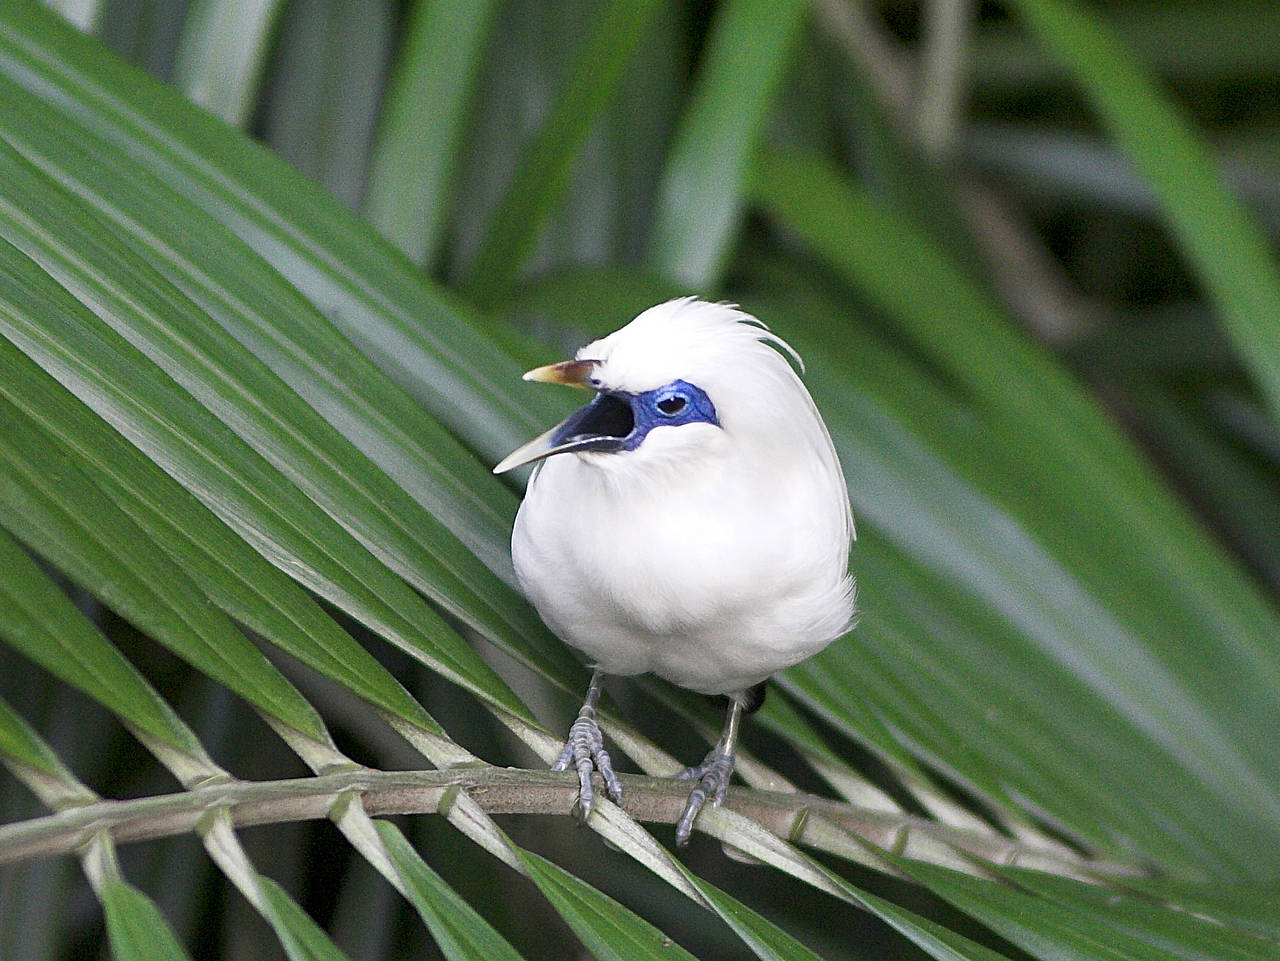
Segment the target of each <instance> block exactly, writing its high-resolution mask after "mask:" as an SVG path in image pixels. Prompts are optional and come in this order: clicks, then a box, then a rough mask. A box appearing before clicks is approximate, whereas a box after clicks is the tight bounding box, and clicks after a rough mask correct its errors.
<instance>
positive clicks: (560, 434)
mask: <svg viewBox="0 0 1280 961" xmlns="http://www.w3.org/2000/svg"><path fill="white" fill-rule="evenodd" d="M768 343H773V344H776V345H778V346H780V347H781V348H783V349H784V350H786V351H787V352H788V353H790V354H791V356H792V357H795V353H794V351H792V350H791V348H790V347H788V346H787V345H786V344H785V343H784V342H783V341H782V340H781V339H780V338H778V337H775V336H774V335H773V334H771V333H769V331H768V330H767V329H765V327H764V326H763V325H762V324H760V323H759V322H758V321H757V320H755V318H753V317H751V316H750V315H749V314H746V313H744V312H742V311H740V310H738V309H737V308H735V307H732V306H729V305H726V304H713V303H708V302H706V301H702V300H698V299H696V298H693V297H686V298H682V299H680V300H672V301H668V302H667V303H663V304H659V305H657V306H656V307H651V308H649V309H648V310H646V311H644V312H643V313H642V314H640V315H639V316H638V317H636V318H635V319H634V320H633V321H631V323H629V324H627V325H626V326H625V327H623V328H621V329H620V330H617V331H615V332H614V333H612V334H610V335H609V336H608V337H604V338H602V339H600V340H597V341H595V342H593V343H590V344H587V345H586V346H585V347H583V348H582V349H581V350H579V351H578V353H577V356H576V357H575V359H573V360H568V361H564V362H562V363H558V364H550V365H548V366H546V367H539V368H537V369H535V370H531V371H529V372H528V373H527V374H525V375H524V377H525V380H536V381H542V382H544V383H553V384H569V385H572V386H574V387H582V388H586V389H588V390H591V391H594V392H595V397H594V398H592V400H591V401H590V402H588V403H587V404H586V405H585V406H583V407H580V408H579V409H578V410H576V411H575V412H574V413H572V414H570V415H569V417H568V418H566V419H565V420H564V421H563V422H562V423H560V424H558V425H557V426H555V427H553V428H552V429H551V430H549V431H547V432H546V433H545V434H543V435H541V436H540V437H537V438H535V439H533V440H531V441H530V442H529V443H527V444H525V445H523V446H522V447H520V448H518V449H517V450H515V451H513V452H512V453H511V454H509V455H508V456H507V457H505V458H504V459H503V460H502V462H501V463H500V464H498V466H497V467H495V468H494V473H496V474H501V473H504V472H506V471H509V470H512V469H514V468H516V467H519V466H521V465H523V464H528V463H531V462H533V461H538V460H542V459H543V458H546V457H550V456H552V455H554V454H564V453H575V454H579V455H585V456H586V457H587V459H589V460H592V461H594V462H596V463H598V464H600V465H602V466H606V467H609V466H622V465H624V464H626V465H631V464H640V463H645V462H655V461H657V460H669V459H671V458H672V457H673V456H675V457H680V456H683V455H685V454H694V453H696V454H699V455H701V454H704V453H708V452H714V451H716V450H717V449H720V448H721V447H722V446H723V445H725V444H726V443H728V436H729V435H732V434H734V432H735V430H736V431H737V432H738V433H742V432H743V431H744V430H746V429H747V428H749V427H750V426H752V425H755V426H759V425H761V424H762V423H768V422H770V421H773V420H776V419H777V417H776V415H777V410H776V403H774V401H775V400H776V398H777V397H778V396H779V394H780V393H785V394H787V395H788V396H790V397H792V398H794V397H795V396H796V392H797V390H798V394H799V397H800V398H802V406H804V407H806V408H807V409H809V410H811V409H812V401H810V400H809V398H808V394H807V393H806V392H805V390H804V388H803V386H802V385H801V384H800V381H799V379H798V378H797V377H796V375H795V372H794V371H793V370H792V369H791V367H790V366H789V365H788V363H787V361H786V360H785V358H783V357H782V356H781V355H780V354H779V353H778V352H777V351H775V350H773V349H772V348H770V347H769V346H768V345H767V344H768ZM796 359H797V361H798V359H799V358H796ZM824 435H825V432H824ZM594 455H626V456H625V457H617V458H616V459H615V457H612V456H611V457H605V456H594Z"/></svg>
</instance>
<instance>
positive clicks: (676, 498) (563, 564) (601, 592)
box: [494, 297, 854, 846]
mask: <svg viewBox="0 0 1280 961" xmlns="http://www.w3.org/2000/svg"><path fill="white" fill-rule="evenodd" d="M775 348H778V349H775ZM779 349H780V350H781V351H785V352H786V354H788V355H790V357H791V358H793V359H794V360H795V361H796V362H797V363H799V357H798V356H797V355H796V353H795V351H793V350H792V349H791V347H790V346H788V345H787V344H786V343H785V342H784V341H783V340H782V339H781V338H779V337H777V336H776V335H774V334H772V333H770V332H769V330H768V329H767V328H766V327H764V325H763V324H761V323H760V322H759V321H757V320H756V319H755V318H754V317H751V316H750V315H749V314H746V313H744V312H743V311H741V310H738V309H737V308H735V307H733V306H730V305H726V304H713V303H708V302H705V301H701V300H698V299H695V298H692V297H689V298H684V299H680V300H672V301H669V302H668V303H664V304H659V305H658V306H656V307H651V308H650V309H648V310H646V311H644V312H643V313H641V314H640V315H639V316H638V317H636V318H635V319H634V320H632V321H631V322H630V323H629V324H627V325H626V326H625V327H623V328H621V329H620V330H617V331H615V332H614V333H612V334H610V335H609V336H608V337H605V338H603V339H601V340H597V341H595V342H594V343H591V344H588V345H587V346H585V347H583V348H582V349H581V350H579V351H578V353H577V356H576V358H575V359H574V360H570V361H565V362H563V363H558V364H551V365H548V366H546V367H539V368H537V369H536V370H531V371H529V372H528V373H527V374H525V375H524V376H525V380H536V381H543V382H548V383H557V384H571V385H574V386H578V387H585V388H588V389H590V390H592V391H594V392H595V395H596V396H595V397H594V398H593V399H592V400H591V401H590V402H589V403H588V404H587V405H586V406H584V407H582V408H580V409H579V410H578V411H576V412H575V413H573V414H571V415H570V416H569V417H568V418H567V419H566V420H565V421H564V422H563V423H561V424H560V425H558V426H556V427H553V428H552V429H551V430H549V431H547V432H546V433H545V434H543V435H542V436H540V437H538V438H536V439H535V440H532V441H530V442H529V443H527V444H525V445H524V446H523V447H521V448H519V449H518V450H516V451H514V452H513V453H512V454H510V455H509V456H508V457H506V458H505V459H504V460H503V461H502V462H501V463H500V464H498V466H497V467H495V468H494V473H498V474H501V473H503V472H505V471H509V470H511V469H512V468H515V467H518V466H520V465H522V464H528V463H530V462H532V461H542V463H541V464H539V466H538V468H537V470H536V471H535V472H534V475H533V477H532V479H531V480H530V482H529V486H528V490H527V492H526V494H525V498H524V502H523V503H522V504H521V505H520V511H519V513H518V514H517V515H516V521H515V529H514V532H513V534H512V539H511V553H512V559H513V562H514V564H515V569H516V575H517V577H518V579H519V582H520V585H521V587H522V588H523V590H524V592H525V594H526V595H527V596H528V598H529V600H530V601H531V602H532V603H533V605H534V607H535V608H537V610H538V613H539V614H540V615H541V616H542V619H543V620H544V621H545V622H546V623H547V626H549V627H550V628H551V630H552V631H554V632H555V633H556V634H557V635H558V636H559V637H560V638H561V639H562V640H564V641H565V642H567V643H568V644H571V645H572V646H573V647H576V648H578V649H579V650H580V651H582V652H584V653H585V654H586V655H587V657H588V659H589V661H590V663H591V665H592V667H593V668H594V671H593V674H592V677H591V684H590V687H589V688H588V690H587V697H586V703H584V704H583V707H582V710H581V711H580V712H579V715H578V718H577V720H576V721H575V722H574V724H573V726H572V727H571V728H570V732H569V739H568V741H567V743H566V744H565V748H564V752H563V753H562V754H561V756H560V759H559V761H558V762H557V763H556V765H555V769H556V770H561V771H562V770H566V769H567V768H568V767H569V765H570V764H572V765H573V766H574V767H575V768H576V769H577V771H578V776H579V781H580V785H581V792H580V799H579V811H580V814H581V817H582V818H583V819H585V818H586V817H587V816H588V815H589V814H590V811H591V805H592V801H593V797H594V795H593V791H592V786H591V771H592V768H593V767H594V768H596V769H597V770H599V771H600V774H601V776H602V777H603V779H604V782H605V786H606V789H607V790H608V793H609V795H610V796H611V797H612V798H613V799H614V800H615V801H617V800H621V796H622V784H621V782H620V781H619V779H618V777H617V775H616V774H615V773H614V771H613V766H612V764H611V762H610V759H609V754H608V752H607V751H606V750H605V747H604V739H603V736H602V735H601V733H600V728H599V725H598V724H597V722H596V718H595V714H596V704H597V701H598V700H599V696H600V684H601V680H602V678H603V676H604V675H605V674H617V675H633V674H642V673H644V672H646V671H648V672H652V673H654V674H657V675H658V676H659V677H663V678H666V679H667V680H669V681H671V682H673V683H675V684H678V685H680V686H681V687H685V688H689V689H691V690H693V691H698V692H701V693H703V694H724V695H728V697H729V699H730V704H729V710H728V715H727V719H726V723H725V727H724V733H723V735H722V736H721V738H720V741H719V742H718V743H717V744H716V746H715V747H714V748H713V749H712V750H711V752H710V753H709V754H708V755H707V757H706V759H705V760H704V761H703V763H702V764H700V765H698V766H697V767H693V768H689V769H687V770H686V771H684V772H683V773H682V774H680V775H678V777H681V778H687V779H691V780H694V781H696V782H697V783H696V784H695V786H694V788H693V790H692V792H691V793H690V796H689V801H688V804H687V805H686V807H685V810H684V814H683V816H682V817H681V819H680V821H679V823H678V824H677V826H676V842H677V844H679V845H681V846H683V845H684V844H686V843H687V842H688V839H689V835H690V833H691V831H692V829H693V821H694V818H696V817H697V814H698V812H699V811H700V810H701V808H702V806H703V804H704V802H705V801H706V800H707V798H711V799H712V800H713V803H715V804H717V805H718V804H720V803H721V801H722V800H723V799H724V796H725V791H726V790H727V788H728V784H729V779H730V777H731V775H732V772H733V762H734V751H735V747H736V744H737V734H738V726H739V722H740V719H741V715H742V713H743V711H744V709H745V710H747V711H751V710H754V708H755V707H757V706H758V705H759V703H760V701H761V700H762V699H763V694H764V685H763V682H764V680H765V678H767V677H769V676H770V675H771V674H773V673H774V672H775V671H780V670H782V669H783V668H785V667H789V666H791V665H792V664H795V663H797V662H799V661H802V660H804V659H805V658H807V657H809V656H811V655H813V654H816V653H817V652H818V651H820V650H822V649H823V648H824V647H826V646H827V645H828V644H829V643H831V641H833V640H834V639H835V638H837V637H839V636H840V635H841V634H843V633H844V632H845V631H846V630H848V628H849V627H850V625H851V622H852V619H853V580H852V578H851V577H850V576H849V573H848V560H849V545H850V541H851V540H852V539H853V537H854V529H853V519H852V514H851V511H850V509H849V498H848V493H847V491H846V488H845V482H844V475H843V473H842V472H841V470H840V462H839V460H838V459H837V457H836V452H835V448H834V447H833V446H832V443H831V437H830V435H829V434H828V433H827V428H826V425H824V424H823V422H822V418H821V417H820V416H819V414H818V410H817V408H816V407H815V406H814V403H813V400H812V398H810V396H809V392H808V391H807V390H806V389H805V387H804V385H803V384H802V383H801V381H800V378H799V377H798V376H797V375H796V372H795V371H794V370H793V369H792V366H791V364H790V363H788V359H787V357H784V356H783V354H782V353H780V352H779ZM544 458H545V460H544Z"/></svg>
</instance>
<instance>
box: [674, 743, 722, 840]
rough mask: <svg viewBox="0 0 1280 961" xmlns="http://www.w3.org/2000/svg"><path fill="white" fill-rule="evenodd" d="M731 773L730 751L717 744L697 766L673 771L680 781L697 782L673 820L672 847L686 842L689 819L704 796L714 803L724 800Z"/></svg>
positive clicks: (702, 803) (704, 799)
mask: <svg viewBox="0 0 1280 961" xmlns="http://www.w3.org/2000/svg"><path fill="white" fill-rule="evenodd" d="M731 777H733V755H732V754H727V753H725V751H724V750H722V749H721V747H720V745H716V746H715V747H714V748H712V749H711V753H710V754H708V755H707V756H706V758H704V759H703V761H702V763H701V764H699V765H698V766H697V767H687V768H685V769H684V770H683V771H681V772H680V773H679V774H677V775H676V779H677V780H680V781H697V782H698V783H697V784H696V785H694V788H693V790H692V791H690V792H689V800H688V801H687V802H686V803H685V806H684V813H683V814H681V815H680V820H679V821H677V822H676V847H679V848H682V847H684V846H685V845H687V844H688V843H689V837H690V835H692V834H693V822H694V820H696V819H697V817H698V812H699V811H701V810H702V806H703V805H704V804H706V803H707V799H708V798H710V799H711V803H712V804H713V805H715V806H716V807H719V806H720V805H721V804H723V803H724V797H725V794H726V793H727V792H728V790H729V779H730V778H731Z"/></svg>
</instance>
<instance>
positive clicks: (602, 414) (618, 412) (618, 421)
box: [581, 394, 636, 438]
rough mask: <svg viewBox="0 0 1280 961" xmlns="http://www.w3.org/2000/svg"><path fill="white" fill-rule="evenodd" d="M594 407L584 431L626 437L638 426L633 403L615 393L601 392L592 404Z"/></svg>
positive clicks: (606, 435)
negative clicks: (632, 407)
mask: <svg viewBox="0 0 1280 961" xmlns="http://www.w3.org/2000/svg"><path fill="white" fill-rule="evenodd" d="M590 406H591V407H593V408H594V410H593V411H592V413H591V414H590V415H589V416H588V418H587V423H586V424H584V425H583V427H584V428H585V429H584V430H582V431H581V432H582V433H592V434H601V435H604V436H605V437H619V438H621V437H626V436H627V435H628V434H630V433H631V432H632V431H633V430H635V427H636V418H635V415H634V414H633V413H632V412H631V404H630V402H628V401H627V400H624V399H623V398H621V397H615V396H614V395H613V394H601V395H600V396H598V397H597V398H596V399H595V400H594V401H592V402H591V404H590Z"/></svg>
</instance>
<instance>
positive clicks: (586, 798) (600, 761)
mask: <svg viewBox="0 0 1280 961" xmlns="http://www.w3.org/2000/svg"><path fill="white" fill-rule="evenodd" d="M603 680H604V673H603V672H601V671H600V670H599V669H598V668H597V669H596V670H595V671H593V672H592V674H591V684H590V685H588V687H587V699H586V701H584V702H583V704H582V709H581V710H580V711H578V719H577V720H576V721H574V722H573V725H572V726H571V727H570V728H569V739H568V740H567V741H565V744H564V750H563V751H561V752H560V757H559V758H558V759H557V760H556V763H555V764H553V765H552V766H551V770H553V771H567V770H568V769H569V765H570V764H572V765H573V766H574V768H575V769H577V772H578V784H579V792H578V817H579V818H581V820H582V821H584V822H585V821H586V820H587V817H588V816H589V815H590V814H591V805H592V804H594V803H595V791H594V790H593V789H592V787H591V770H592V768H594V769H595V770H597V771H599V772H600V776H601V777H602V778H604V787H605V790H606V791H607V792H608V793H609V797H611V798H613V800H615V801H619V802H620V801H621V800H622V782H621V781H619V780H618V775H616V774H614V773H613V762H612V761H611V760H610V759H609V752H608V751H606V750H605V749H604V735H603V734H601V733H600V725H599V724H597V723H596V704H598V703H599V702H600V682H601V681H603Z"/></svg>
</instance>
